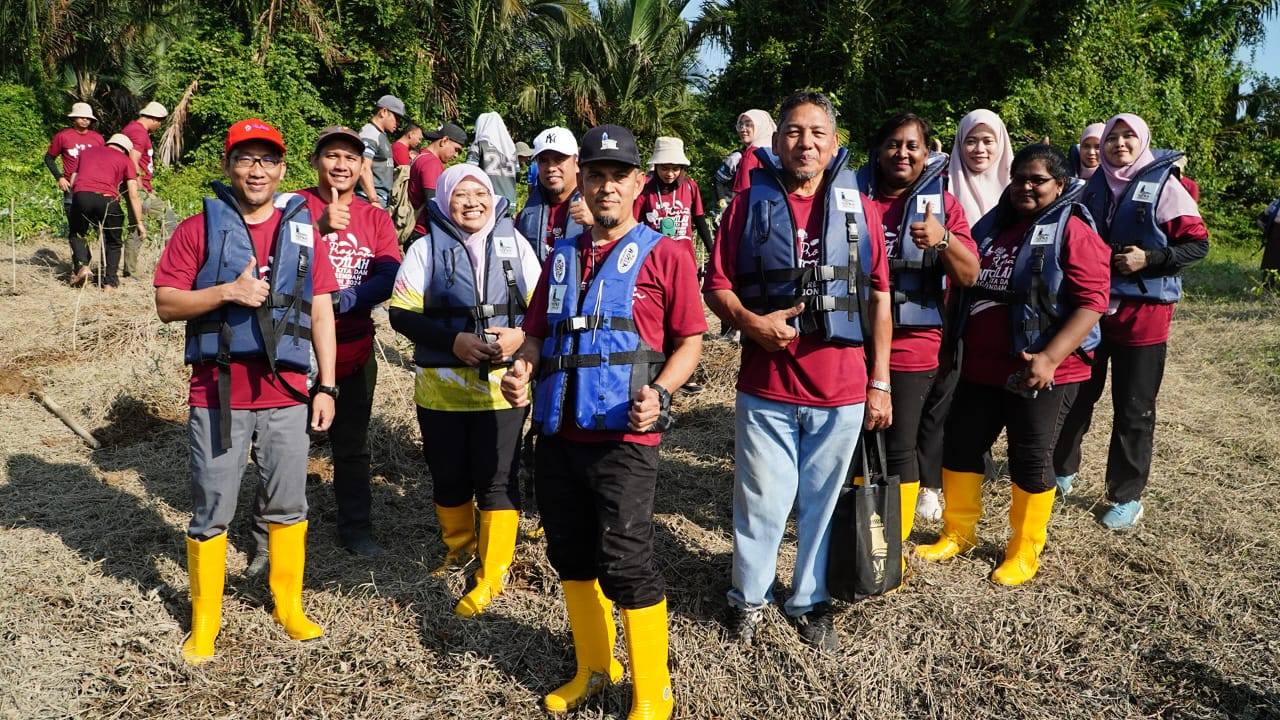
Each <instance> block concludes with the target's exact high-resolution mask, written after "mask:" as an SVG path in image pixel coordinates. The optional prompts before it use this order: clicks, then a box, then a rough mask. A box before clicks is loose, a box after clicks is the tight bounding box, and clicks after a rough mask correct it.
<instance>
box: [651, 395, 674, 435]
mask: <svg viewBox="0 0 1280 720" xmlns="http://www.w3.org/2000/svg"><path fill="white" fill-rule="evenodd" d="M649 387H651V388H653V389H654V391H655V392H657V393H658V419H657V420H655V421H653V425H651V426H649V429H648V430H646V431H645V432H664V431H666V430H668V429H670V427H671V425H672V424H674V423H675V418H673V417H671V393H670V392H668V391H667V389H666V388H664V387H662V386H661V385H659V384H658V383H649Z"/></svg>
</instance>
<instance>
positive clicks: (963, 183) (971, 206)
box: [947, 110, 1013, 225]
mask: <svg viewBox="0 0 1280 720" xmlns="http://www.w3.org/2000/svg"><path fill="white" fill-rule="evenodd" d="M979 125H986V126H987V127H988V128H990V129H991V132H993V133H995V136H996V150H995V160H994V161H993V162H992V163H991V165H990V166H988V167H987V169H986V170H984V171H982V172H980V173H975V172H973V171H972V170H970V169H969V166H968V165H966V164H965V161H964V141H965V139H966V138H968V137H969V135H970V134H971V133H972V132H973V131H974V128H976V127H978V126H979ZM1012 166H1013V147H1012V143H1011V142H1010V141H1009V131H1008V130H1006V129H1005V127H1004V121H1003V120H1001V119H1000V116H999V115H996V114H995V113H993V112H991V111H990V110H974V111H973V112H971V113H969V114H968V115H965V116H964V119H962V120H961V121H960V129H959V130H957V131H956V141H955V143H953V144H952V146H951V165H950V167H949V168H948V169H947V176H948V178H949V179H950V180H951V194H952V195H954V196H955V197H956V200H959V201H960V206H961V207H963V208H964V216H965V219H966V220H968V221H969V224H970V225H973V224H974V223H976V222H978V221H979V220H981V219H982V216H983V215H986V214H987V213H988V212H989V211H990V210H991V209H992V208H994V207H995V206H996V203H999V202H1000V196H1001V195H1003V194H1004V189H1005V188H1006V187H1007V186H1008V185H1009V169H1010V168H1011V167H1012Z"/></svg>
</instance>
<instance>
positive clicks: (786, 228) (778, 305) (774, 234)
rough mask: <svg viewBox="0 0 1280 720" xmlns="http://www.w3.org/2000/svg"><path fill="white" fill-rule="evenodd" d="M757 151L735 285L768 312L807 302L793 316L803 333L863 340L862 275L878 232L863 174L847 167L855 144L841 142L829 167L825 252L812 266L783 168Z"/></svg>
mask: <svg viewBox="0 0 1280 720" xmlns="http://www.w3.org/2000/svg"><path fill="white" fill-rule="evenodd" d="M756 157H758V158H760V163H761V167H760V168H758V169H756V170H752V171H751V188H750V191H749V193H748V197H747V217H746V224H745V226H744V229H743V233H742V239H741V241H740V244H739V246H738V260H737V265H736V268H735V269H736V272H735V275H734V292H735V293H737V295H738V297H739V298H740V299H741V300H742V304H743V305H744V306H745V307H746V308H747V309H748V310H750V311H752V312H754V313H759V314H762V315H763V314H767V313H771V312H773V311H775V310H784V309H787V308H790V307H793V306H795V305H796V304H797V303H799V302H802V301H803V302H804V304H805V309H804V312H803V313H801V314H800V315H799V316H797V317H794V318H792V319H791V320H790V323H791V325H792V326H793V327H795V328H796V329H797V330H798V331H799V332H801V333H805V334H809V333H821V336H822V339H823V340H825V341H827V342H833V343H839V344H843V345H861V344H862V343H863V340H864V338H865V337H866V332H865V331H864V322H865V312H864V310H863V306H864V303H865V302H866V297H865V296H864V293H865V287H864V285H865V283H864V281H863V278H865V276H866V275H867V274H869V273H870V271H871V259H872V254H871V234H870V233H869V232H868V230H867V218H866V214H865V213H864V212H863V209H862V196H861V194H860V193H859V192H858V186H857V181H856V180H855V178H854V175H853V171H851V170H849V168H848V167H846V163H847V161H848V157H849V152H848V150H845V149H844V148H841V149H840V151H839V152H838V153H837V154H836V157H835V159H834V160H833V161H832V162H831V165H830V166H828V167H827V169H826V172H825V177H824V179H823V186H822V191H821V192H822V198H821V200H822V208H821V210H822V212H825V213H826V215H825V218H824V222H823V225H822V237H821V238H820V239H819V242H820V243H821V250H820V254H821V255H820V259H819V261H818V265H817V266H812V267H801V263H800V256H799V250H798V249H797V247H796V227H795V219H794V218H793V217H791V207H790V205H788V204H787V191H786V190H785V189H784V188H783V186H782V180H781V177H780V172H781V170H780V169H779V168H778V166H777V165H775V164H774V161H773V159H772V158H771V157H770V155H769V154H768V153H767V152H766V151H765V150H764V149H763V148H758V149H757V150H756ZM818 210H819V209H818V208H816V207H815V208H814V211H815V212H817V211H818Z"/></svg>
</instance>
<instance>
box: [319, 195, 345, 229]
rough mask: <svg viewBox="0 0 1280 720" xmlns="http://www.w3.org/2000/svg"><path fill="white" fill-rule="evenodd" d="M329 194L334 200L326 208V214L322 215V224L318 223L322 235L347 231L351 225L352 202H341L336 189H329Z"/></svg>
mask: <svg viewBox="0 0 1280 720" xmlns="http://www.w3.org/2000/svg"><path fill="white" fill-rule="evenodd" d="M329 194H330V195H331V196H332V199H331V200H330V202H329V204H328V205H326V206H325V208H324V212H323V213H321V214H320V222H319V223H317V224H318V225H319V226H320V234H321V235H328V234H329V233H335V232H338V231H340V230H346V229H347V226H348V225H350V224H351V202H350V201H346V202H343V201H341V200H339V199H338V191H337V189H336V188H329Z"/></svg>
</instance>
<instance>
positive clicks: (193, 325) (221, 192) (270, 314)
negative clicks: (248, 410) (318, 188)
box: [184, 182, 315, 449]
mask: <svg viewBox="0 0 1280 720" xmlns="http://www.w3.org/2000/svg"><path fill="white" fill-rule="evenodd" d="M212 188H213V192H214V197H211V198H205V201H204V230H205V258H204V263H203V265H201V267H200V270H199V272H198V273H196V281H195V286H194V287H193V288H192V289H194V290H202V289H204V288H208V287H213V286H215V285H221V284H224V283H230V282H235V281H236V278H238V277H239V276H240V273H242V272H243V271H244V268H245V266H246V265H247V264H248V263H249V258H250V257H253V256H254V254H255V253H254V249H253V240H252V238H251V237H250V235H249V227H248V225H246V224H245V221H244V217H243V216H242V215H241V213H240V210H239V205H238V203H237V202H236V199H235V196H234V195H233V194H232V192H231V190H230V188H228V187H227V186H225V185H223V184H222V183H220V182H214V183H213V184H212ZM274 204H275V207H276V208H277V209H279V210H280V211H281V213H282V217H281V218H280V226H279V228H278V229H277V230H276V237H275V239H274V241H273V242H272V247H271V262H270V266H269V267H270V276H269V280H270V284H271V293H270V295H269V296H268V298H267V301H266V302H265V303H263V304H262V305H261V306H259V307H257V308H249V307H245V306H243V305H237V304H235V303H225V304H223V305H222V306H220V307H218V308H217V309H215V310H213V311H211V312H208V313H205V314H204V315H201V316H199V317H197V318H193V319H191V320H188V321H187V328H186V350H185V353H184V359H185V361H186V362H187V363H188V364H194V363H199V362H207V361H213V362H216V363H217V364H218V402H219V404H220V409H221V411H222V413H223V422H222V423H221V431H222V432H221V435H222V438H221V439H222V442H223V445H222V447H223V449H229V448H230V443H231V435H230V433H231V370H230V368H231V363H232V362H233V361H235V360H241V359H247V358H266V360H267V363H268V365H269V366H270V368H271V371H272V373H274V374H275V375H276V376H277V377H278V378H279V379H280V381H281V384H282V385H284V387H285V388H286V389H288V390H289V391H290V393H291V394H293V395H294V396H295V398H296V399H297V400H298V401H299V402H306V401H307V400H308V397H307V394H306V392H305V388H303V389H299V388H294V387H291V386H290V385H289V384H288V383H287V382H285V381H284V378H283V377H280V371H281V370H294V371H297V372H303V373H306V372H309V371H310V369H311V299H312V261H311V257H312V253H313V252H314V248H315V229H314V228H313V227H312V221H311V213H310V212H309V211H308V210H307V202H306V200H305V199H304V198H303V197H302V196H300V195H295V194H293V193H281V194H279V195H276V197H275V201H274ZM253 273H254V275H255V276H257V275H258V268H254V269H253Z"/></svg>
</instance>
